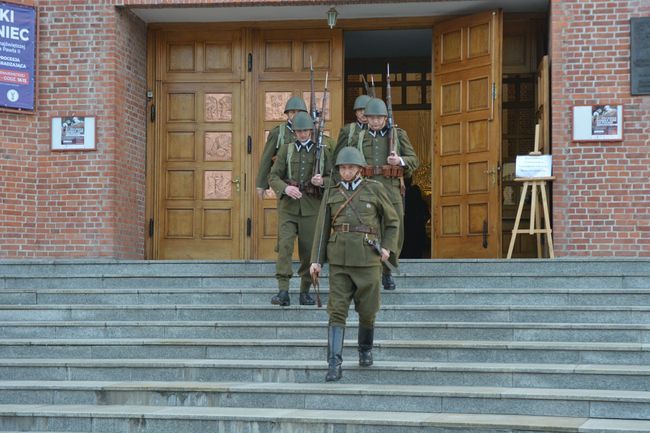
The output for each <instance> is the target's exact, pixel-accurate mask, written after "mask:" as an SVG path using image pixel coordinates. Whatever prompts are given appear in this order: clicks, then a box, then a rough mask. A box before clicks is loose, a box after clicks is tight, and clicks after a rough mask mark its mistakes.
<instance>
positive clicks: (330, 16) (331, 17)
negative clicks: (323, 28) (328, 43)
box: [327, 6, 339, 29]
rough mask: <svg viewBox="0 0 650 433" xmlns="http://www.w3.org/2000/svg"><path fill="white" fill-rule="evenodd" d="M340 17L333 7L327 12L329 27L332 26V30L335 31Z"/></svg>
mask: <svg viewBox="0 0 650 433" xmlns="http://www.w3.org/2000/svg"><path fill="white" fill-rule="evenodd" d="M338 16H339V13H338V12H337V11H336V8H335V7H334V6H332V7H331V8H330V10H328V11H327V25H328V26H330V29H333V28H334V26H335V25H336V18H337V17H338Z"/></svg>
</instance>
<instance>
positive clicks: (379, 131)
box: [351, 98, 419, 290]
mask: <svg viewBox="0 0 650 433" xmlns="http://www.w3.org/2000/svg"><path fill="white" fill-rule="evenodd" d="M364 114H365V116H366V118H367V119H368V129H367V130H362V131H360V132H359V135H358V137H357V140H356V142H353V143H352V144H351V146H353V147H356V148H357V149H358V150H359V151H360V152H361V153H362V154H363V156H364V158H365V160H366V162H367V164H368V165H367V166H366V167H364V169H363V175H364V176H365V177H366V178H369V179H373V180H376V181H378V182H381V183H382V184H383V185H384V187H385V188H386V192H387V193H388V197H389V198H390V201H391V203H393V206H394V207H395V210H396V211H397V214H398V216H399V221H400V225H399V237H398V241H397V248H396V249H395V250H391V256H390V259H389V262H390V263H391V264H392V265H393V266H394V267H397V266H398V264H399V263H398V258H399V255H400V252H401V250H402V245H403V243H404V202H403V201H402V200H403V199H402V197H403V196H402V186H403V179H404V177H410V176H411V174H412V173H413V171H414V170H415V169H416V168H417V167H418V165H419V161H418V157H417V155H416V154H415V150H414V149H413V146H412V145H411V142H410V141H409V138H408V135H407V134H406V131H404V130H403V129H400V128H394V129H395V131H394V132H393V133H394V135H393V137H394V140H395V148H396V152H395V153H391V152H390V149H389V142H388V134H389V130H388V128H387V118H388V110H387V108H386V104H385V103H384V101H382V100H381V99H379V98H371V99H370V100H369V101H368V103H367V104H366V109H365V112H364ZM382 285H383V286H384V289H386V290H394V289H395V281H394V280H393V276H392V274H391V272H390V270H389V269H388V268H387V267H386V266H384V267H382Z"/></svg>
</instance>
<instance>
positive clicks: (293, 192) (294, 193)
mask: <svg viewBox="0 0 650 433" xmlns="http://www.w3.org/2000/svg"><path fill="white" fill-rule="evenodd" d="M284 193H285V194H286V195H288V196H289V197H291V198H292V199H294V200H298V199H299V198H301V197H302V193H301V192H300V189H298V187H297V186H292V185H287V187H286V188H285V189H284Z"/></svg>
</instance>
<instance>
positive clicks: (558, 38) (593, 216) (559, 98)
mask: <svg viewBox="0 0 650 433" xmlns="http://www.w3.org/2000/svg"><path fill="white" fill-rule="evenodd" d="M641 16H646V17H648V16H650V2H648V1H647V0H626V1H611V0H589V1H587V0H552V1H551V17H550V21H551V23H550V24H551V32H550V34H551V35H552V36H551V71H552V77H551V82H552V84H551V86H552V89H551V98H552V107H551V110H552V121H551V122H552V123H551V127H552V140H551V141H552V145H553V169H554V173H555V175H556V177H557V178H558V180H557V181H556V182H555V183H554V186H553V229H554V240H555V250H556V254H557V255H563V256H576V255H584V256H587V255H588V256H650V96H639V97H632V96H631V95H630V18H633V17H641ZM602 103H612V104H623V106H624V107H623V109H624V113H623V116H624V141H623V142H589V143H584V142H582V143H575V142H572V141H571V139H572V123H571V122H572V107H573V106H574V105H592V104H602Z"/></svg>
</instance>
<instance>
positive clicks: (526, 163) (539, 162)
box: [515, 155, 553, 178]
mask: <svg viewBox="0 0 650 433" xmlns="http://www.w3.org/2000/svg"><path fill="white" fill-rule="evenodd" d="M552 166H553V161H552V158H551V155H520V156H517V161H516V162H515V177H526V178H540V177H551V175H552Z"/></svg>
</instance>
